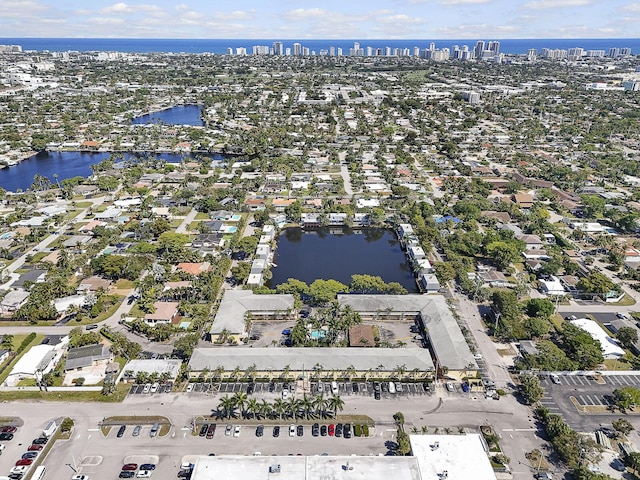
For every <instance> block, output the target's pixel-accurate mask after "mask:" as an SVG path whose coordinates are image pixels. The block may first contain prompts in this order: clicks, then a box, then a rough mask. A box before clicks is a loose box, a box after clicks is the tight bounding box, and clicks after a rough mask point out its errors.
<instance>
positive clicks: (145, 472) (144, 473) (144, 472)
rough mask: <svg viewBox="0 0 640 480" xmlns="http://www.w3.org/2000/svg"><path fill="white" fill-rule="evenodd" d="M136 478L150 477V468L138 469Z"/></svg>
mask: <svg viewBox="0 0 640 480" xmlns="http://www.w3.org/2000/svg"><path fill="white" fill-rule="evenodd" d="M136 477H137V478H151V470H140V471H139V472H138V474H137V475H136Z"/></svg>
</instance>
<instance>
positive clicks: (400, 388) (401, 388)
mask: <svg viewBox="0 0 640 480" xmlns="http://www.w3.org/2000/svg"><path fill="white" fill-rule="evenodd" d="M395 386H396V392H398V393H402V392H403V390H404V387H403V386H402V384H401V383H400V382H396V383H395Z"/></svg>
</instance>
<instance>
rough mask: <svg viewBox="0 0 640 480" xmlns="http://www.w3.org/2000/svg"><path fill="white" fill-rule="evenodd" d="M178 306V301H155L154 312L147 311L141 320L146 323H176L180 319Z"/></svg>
mask: <svg viewBox="0 0 640 480" xmlns="http://www.w3.org/2000/svg"><path fill="white" fill-rule="evenodd" d="M179 306H180V304H179V303H178V302H155V303H154V304H153V308H154V312H153V313H147V314H146V315H145V316H144V319H143V320H144V322H145V323H146V324H147V325H158V324H162V323H177V322H178V321H179V319H180V316H179V312H178V307H179Z"/></svg>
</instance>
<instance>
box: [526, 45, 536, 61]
mask: <svg viewBox="0 0 640 480" xmlns="http://www.w3.org/2000/svg"><path fill="white" fill-rule="evenodd" d="M527 60H529V61H530V62H535V61H536V49H535V48H530V49H529V51H528V52H527Z"/></svg>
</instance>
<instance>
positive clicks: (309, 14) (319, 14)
mask: <svg viewBox="0 0 640 480" xmlns="http://www.w3.org/2000/svg"><path fill="white" fill-rule="evenodd" d="M284 15H285V17H286V18H287V19H288V20H289V21H292V22H296V21H301V20H309V19H315V18H323V17H326V16H327V15H330V12H328V11H327V10H325V9H323V8H296V9H295V10H289V11H288V12H286V13H285V14H284Z"/></svg>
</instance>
